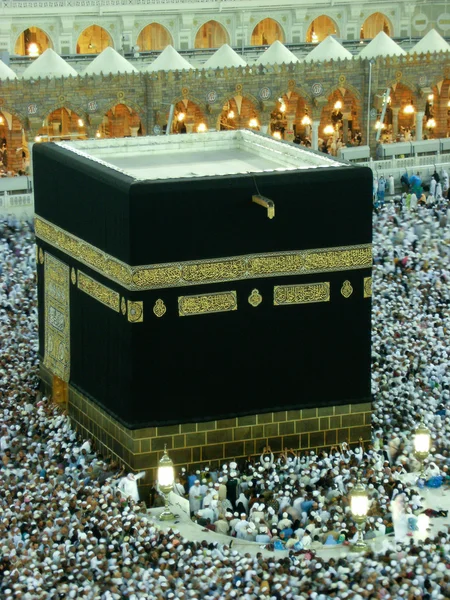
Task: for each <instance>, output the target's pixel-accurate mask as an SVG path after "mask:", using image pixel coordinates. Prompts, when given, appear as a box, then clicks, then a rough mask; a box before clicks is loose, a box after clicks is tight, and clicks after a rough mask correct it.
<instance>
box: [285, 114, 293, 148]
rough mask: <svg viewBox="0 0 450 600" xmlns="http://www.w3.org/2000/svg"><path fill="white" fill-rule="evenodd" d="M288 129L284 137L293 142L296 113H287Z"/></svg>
mask: <svg viewBox="0 0 450 600" xmlns="http://www.w3.org/2000/svg"><path fill="white" fill-rule="evenodd" d="M286 121H287V124H286V131H285V133H284V139H285V140H286V141H287V142H292V141H293V140H294V137H295V136H294V121H295V114H290V115H286Z"/></svg>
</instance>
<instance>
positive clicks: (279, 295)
mask: <svg viewBox="0 0 450 600" xmlns="http://www.w3.org/2000/svg"><path fill="white" fill-rule="evenodd" d="M329 301H330V283H329V282H328V281H325V282H321V283H305V284H300V285H277V286H275V287H274V288H273V303H274V305H275V306H282V305H286V304H309V303H311V302H329Z"/></svg>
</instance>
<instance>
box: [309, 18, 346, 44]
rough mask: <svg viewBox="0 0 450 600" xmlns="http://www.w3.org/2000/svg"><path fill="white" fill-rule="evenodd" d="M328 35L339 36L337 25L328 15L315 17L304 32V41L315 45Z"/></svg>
mask: <svg viewBox="0 0 450 600" xmlns="http://www.w3.org/2000/svg"><path fill="white" fill-rule="evenodd" d="M329 35H337V36H338V37H339V36H340V32H339V28H338V26H337V23H336V21H334V19H332V18H331V17H329V16H328V15H320V16H318V17H315V18H314V19H313V20H312V21H311V23H310V24H309V27H308V29H307V31H306V41H307V42H311V43H313V44H317V43H318V42H321V41H322V40H324V39H325V38H326V37H328V36H329Z"/></svg>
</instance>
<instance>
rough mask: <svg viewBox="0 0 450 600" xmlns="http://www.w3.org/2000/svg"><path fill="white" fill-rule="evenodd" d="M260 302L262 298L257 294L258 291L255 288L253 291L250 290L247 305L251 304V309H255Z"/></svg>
mask: <svg viewBox="0 0 450 600" xmlns="http://www.w3.org/2000/svg"><path fill="white" fill-rule="evenodd" d="M261 302H262V296H261V294H260V293H259V291H258V290H257V289H256V288H255V289H254V290H252V293H251V294H250V296H249V297H248V303H249V304H251V305H252V306H253V308H256V307H257V306H259V305H260V304H261Z"/></svg>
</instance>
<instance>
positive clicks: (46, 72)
mask: <svg viewBox="0 0 450 600" xmlns="http://www.w3.org/2000/svg"><path fill="white" fill-rule="evenodd" d="M77 75H78V73H77V72H76V71H75V69H74V68H73V67H71V66H70V65H69V64H68V63H66V61H65V60H64V59H63V58H61V57H60V56H59V54H56V52H55V51H54V50H52V49H51V48H47V50H46V51H45V52H43V53H42V54H41V56H39V57H38V58H36V60H34V61H33V62H32V63H31V65H30V66H29V67H27V68H26V69H25V71H24V72H23V74H22V77H23V78H24V79H32V78H36V79H37V78H38V77H42V79H44V78H45V77H48V78H49V79H55V78H57V77H70V76H72V77H77Z"/></svg>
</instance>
